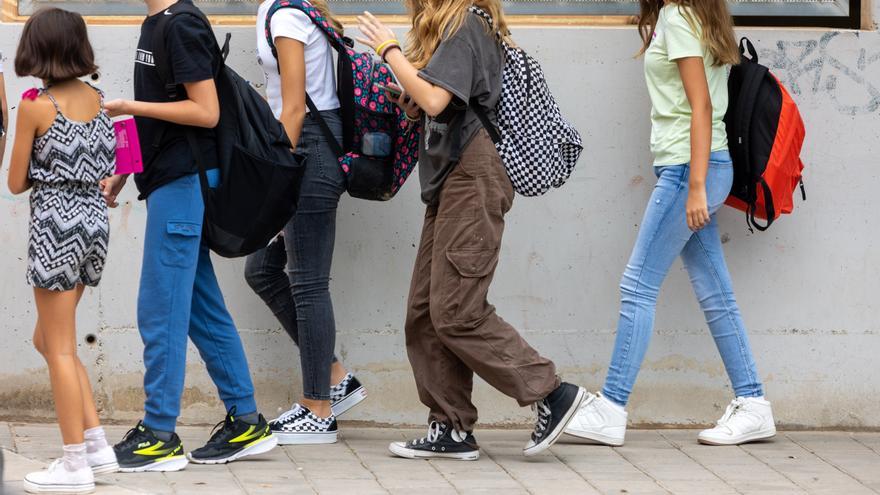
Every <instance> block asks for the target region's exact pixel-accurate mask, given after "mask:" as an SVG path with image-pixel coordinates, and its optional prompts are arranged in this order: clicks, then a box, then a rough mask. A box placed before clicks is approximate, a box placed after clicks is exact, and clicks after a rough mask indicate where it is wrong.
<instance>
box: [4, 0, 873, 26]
mask: <svg viewBox="0 0 880 495" xmlns="http://www.w3.org/2000/svg"><path fill="white" fill-rule="evenodd" d="M259 3H260V0H196V4H197V5H198V6H199V7H201V8H202V9H204V10H205V12H207V13H209V14H217V15H223V14H230V15H251V14H253V13H254V12H255V11H256V7H257V5H258V4H259ZM48 5H55V6H61V7H64V8H67V9H72V10H76V11H77V12H79V13H81V14H84V15H142V14H143V12H144V6H143V2H141V1H140V0H117V1H112V2H111V1H108V2H98V1H94V0H91V1H89V0H20V1H19V13H20V14H21V15H29V14H31V13H33V12H34V11H35V10H36V9H38V8H40V7H42V6H48ZM331 5H332V8H333V10H334V12H336V13H337V14H359V13H361V12H363V11H364V10H370V11H371V12H373V13H375V14H402V13H404V10H403V3H402V2H401V1H399V0H331ZM504 5H505V10H506V11H507V13H508V14H511V15H516V14H523V15H548V16H569V15H571V16H575V15H576V16H581V15H634V14H636V13H637V12H638V0H617V1H613V0H507V1H505V2H504ZM730 6H731V11H732V12H733V15H734V16H735V17H736V22H737V24H738V25H741V26H823V27H836V28H859V27H860V22H861V19H860V13H861V12H860V11H861V0H730Z"/></svg>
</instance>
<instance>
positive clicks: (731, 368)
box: [602, 151, 764, 406]
mask: <svg viewBox="0 0 880 495" xmlns="http://www.w3.org/2000/svg"><path fill="white" fill-rule="evenodd" d="M655 173H656V174H657V177H658V179H659V180H658V181H657V185H656V186H654V192H653V194H652V195H651V200H650V202H649V203H648V207H647V209H646V211H645V217H644V219H643V220H642V226H641V228H640V229H639V235H638V239H637V240H636V245H635V247H634V248H633V252H632V255H631V257H630V259H629V263H627V266H626V271H625V272H624V273H623V280H622V281H621V283H620V291H621V302H620V320H619V322H618V325H617V338H616V340H615V343H614V354H613V355H612V356H611V366H610V367H609V369H608V376H607V378H606V379H605V387H604V389H603V391H602V393H603V395H605V397H607V398H609V399H611V400H612V401H614V402H616V403H618V404H620V405H622V406H625V405H626V403H627V400H628V399H629V395H630V393H631V392H632V387H633V385H634V384H635V381H636V376H637V375H638V373H639V367H640V366H641V364H642V361H643V360H644V358H645V352H646V351H647V350H648V343H649V341H650V339H651V334H652V333H653V329H654V313H655V311H656V306H657V294H658V293H659V292H660V286H661V284H662V283H663V279H665V278H666V274H667V273H668V272H669V268H670V267H671V266H672V263H673V262H674V261H675V258H676V257H678V256H679V255H680V256H681V259H682V261H683V262H684V266H685V268H686V269H687V271H688V274H689V275H690V279H691V284H692V285H693V287H694V292H695V293H696V296H697V300H698V301H699V302H700V307H701V308H702V310H703V313H704V314H705V316H706V321H707V322H708V324H709V329H710V330H711V332H712V337H713V338H714V339H715V344H716V345H717V346H718V351H719V352H720V353H721V359H722V360H723V361H724V367H725V368H726V369H727V374H728V376H729V377H730V381H731V383H732V384H733V389H734V392H735V393H736V396H737V397H758V396H761V395H763V394H764V392H763V390H762V386H761V382H760V380H759V378H758V372H757V369H756V366H755V360H754V358H753V357H752V351H751V347H750V346H749V339H748V336H747V335H746V329H745V325H744V324H743V320H742V316H740V313H739V307H738V306H737V304H736V299H735V298H734V295H733V285H732V283H731V280H730V274H729V273H728V271H727V264H726V263H725V262H724V253H723V251H722V248H721V238H720V236H719V234H718V221H717V219H716V218H715V216H716V215H715V213H716V212H717V211H718V209H719V208H721V206H722V205H723V204H724V200H725V199H727V196H728V194H729V192H730V187H731V184H732V181H733V164H732V162H731V160H730V154H729V153H728V152H726V151H723V152H713V153H712V155H711V156H710V158H709V170H708V173H707V176H706V196H707V202H708V206H709V213H710V215H711V217H712V220H711V222H710V223H709V225H707V226H706V227H705V228H703V229H702V230H700V231H698V232H696V233H695V232H692V231H691V230H690V229H689V228H688V226H687V220H686V218H685V204H686V202H687V197H688V179H689V175H690V166H689V165H688V164H684V165H674V166H668V167H657V168H656V169H655Z"/></svg>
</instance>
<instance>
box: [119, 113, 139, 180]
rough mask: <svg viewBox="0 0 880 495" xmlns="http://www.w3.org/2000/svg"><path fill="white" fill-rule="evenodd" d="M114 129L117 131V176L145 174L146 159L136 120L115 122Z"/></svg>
mask: <svg viewBox="0 0 880 495" xmlns="http://www.w3.org/2000/svg"><path fill="white" fill-rule="evenodd" d="M113 128H114V129H115V130H116V175H120V174H139V173H141V172H143V171H144V161H143V160H144V159H143V157H142V156H141V142H140V139H138V133H137V125H135V122H134V119H133V118H129V119H124V120H117V121H114V122H113Z"/></svg>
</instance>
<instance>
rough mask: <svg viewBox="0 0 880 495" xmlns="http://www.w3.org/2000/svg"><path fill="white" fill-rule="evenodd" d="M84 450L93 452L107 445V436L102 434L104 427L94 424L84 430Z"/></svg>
mask: <svg viewBox="0 0 880 495" xmlns="http://www.w3.org/2000/svg"><path fill="white" fill-rule="evenodd" d="M85 437H86V452H88V453H89V454H94V453H95V452H97V451H99V450H101V449H103V448H105V447H107V437H106V436H105V435H104V427H102V426H96V427H94V428H89V429H88V430H86V431H85Z"/></svg>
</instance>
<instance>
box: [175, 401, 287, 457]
mask: <svg viewBox="0 0 880 495" xmlns="http://www.w3.org/2000/svg"><path fill="white" fill-rule="evenodd" d="M233 409H234V408H233ZM234 414H235V411H229V412H228V413H227V414H226V419H224V420H223V421H221V422H219V423H217V425H216V426H215V427H214V431H213V435H211V439H210V440H208V443H206V444H205V446H204V447H202V448H200V449H196V450H193V451H192V452H190V453H189V455H188V457H189V460H190V461H192V462H195V463H196V464H226V463H227V462H232V461H235V460H238V459H241V458H242V457H246V456H250V455H257V454H264V453H266V452H269V451H270V450H272V449H274V448H275V446H276V445H278V438H277V437H275V435H273V434H272V432H271V431H270V430H269V423H267V422H266V418H264V417H263V415H262V414H260V415H259V421H258V422H257V424H249V423H245V422H244V421H242V420H240V419H236V418H235V416H234Z"/></svg>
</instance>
